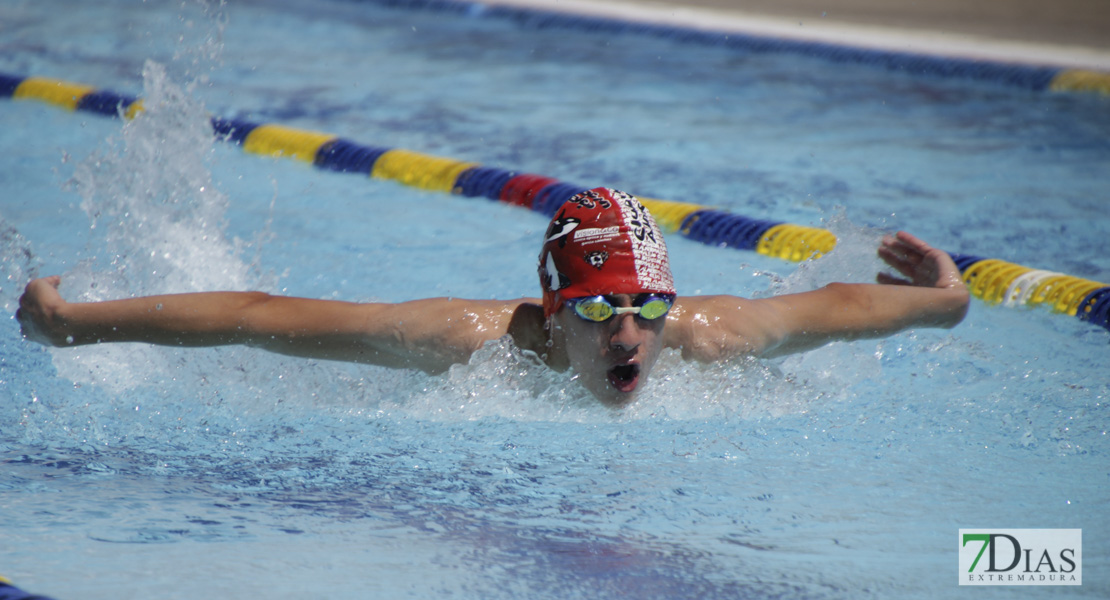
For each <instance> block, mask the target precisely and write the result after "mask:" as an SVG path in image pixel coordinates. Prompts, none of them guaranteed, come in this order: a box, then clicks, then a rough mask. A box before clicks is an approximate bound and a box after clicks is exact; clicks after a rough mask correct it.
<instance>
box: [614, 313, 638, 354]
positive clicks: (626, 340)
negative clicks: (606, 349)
mask: <svg viewBox="0 0 1110 600" xmlns="http://www.w3.org/2000/svg"><path fill="white" fill-rule="evenodd" d="M613 319H614V320H615V327H616V329H615V330H613V334H612V335H611V336H610V337H609V345H610V346H612V347H613V348H614V349H619V350H626V351H628V350H635V349H636V348H637V347H639V345H640V343H641V342H643V340H644V333H643V331H641V330H640V328H639V327H638V326H637V324H636V318H635V315H632V314H625V315H617V316H616V317H613Z"/></svg>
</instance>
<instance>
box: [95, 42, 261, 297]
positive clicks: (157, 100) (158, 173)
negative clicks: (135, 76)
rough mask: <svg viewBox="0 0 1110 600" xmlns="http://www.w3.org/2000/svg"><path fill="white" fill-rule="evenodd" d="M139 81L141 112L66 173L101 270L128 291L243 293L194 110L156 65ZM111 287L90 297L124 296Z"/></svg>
mask: <svg viewBox="0 0 1110 600" xmlns="http://www.w3.org/2000/svg"><path fill="white" fill-rule="evenodd" d="M143 82H144V85H143V87H144V105H145V107H146V110H145V111H144V112H142V113H140V114H139V115H138V116H137V117H136V118H135V119H134V120H132V121H130V122H128V123H126V124H125V125H124V127H123V129H122V130H121V134H120V135H121V137H120V138H119V139H109V140H107V142H106V145H107V148H105V149H101V150H98V151H96V152H94V153H93V154H92V155H91V156H90V157H89V158H88V159H86V160H85V161H83V162H82V163H81V164H79V165H78V166H77V168H76V169H75V173H74V176H73V184H74V186H75V187H76V189H77V191H78V192H79V193H80V195H81V197H82V202H81V207H82V209H84V210H85V212H86V213H87V214H88V215H89V217H90V219H91V220H92V225H91V227H92V228H94V229H100V230H102V231H104V239H105V241H106V242H107V246H108V250H109V255H110V260H109V263H110V265H111V269H112V270H113V272H114V274H115V275H116V276H117V277H120V278H122V279H123V283H124V284H125V285H126V286H127V290H126V291H130V292H139V293H144V294H153V293H169V292H185V291H195V290H202V289H211V288H212V287H214V286H220V287H223V288H236V289H239V288H243V287H245V286H246V285H247V284H248V282H249V281H250V279H249V277H248V269H247V267H246V265H245V264H244V263H243V261H242V260H241V259H240V257H239V248H238V247H237V244H236V243H235V242H233V241H231V240H228V239H227V238H226V236H225V235H224V228H225V217H224V215H225V213H226V210H227V206H228V198H227V196H226V195H225V194H223V193H222V192H220V191H219V190H218V189H216V187H215V185H214V183H213V181H212V173H211V169H210V165H209V163H210V161H211V157H212V153H213V148H214V145H215V137H214V135H213V132H212V128H211V124H210V122H209V117H208V115H207V113H206V111H205V109H204V106H203V104H202V103H201V102H199V101H198V100H196V99H194V98H192V97H190V95H189V94H187V93H186V92H185V91H184V90H183V89H182V88H181V87H180V86H179V85H177V84H175V83H174V82H173V81H171V80H170V79H169V77H168V76H167V75H166V70H165V68H164V67H163V66H162V65H160V64H158V63H156V62H153V61H147V63H146V65H145V66H144V68H143ZM106 287H107V288H108V289H106ZM114 287H115V286H110V287H109V286H98V289H99V294H101V295H103V294H110V293H118V292H120V291H124V290H119V289H112V288H114ZM84 289H93V288H92V287H91V286H84ZM86 299H89V300H93V299H102V298H100V297H89V298H86Z"/></svg>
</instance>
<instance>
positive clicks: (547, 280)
mask: <svg viewBox="0 0 1110 600" xmlns="http://www.w3.org/2000/svg"><path fill="white" fill-rule="evenodd" d="M539 272H540V285H541V286H542V287H543V312H544V315H545V316H548V317H550V316H551V315H552V314H554V313H555V312H556V311H558V310H559V308H560V307H562V305H563V301H564V300H566V299H568V298H581V297H584V296H604V295H611V294H631V295H635V294H644V293H656V294H673V293H675V290H674V278H673V277H671V267H670V263H669V261H668V259H667V245H666V243H664V242H663V233H662V232H661V231H660V230H659V226H657V225H656V224H655V219H653V218H652V216H651V214H650V213H649V212H648V211H647V209H646V208H644V205H643V204H640V201H639V200H637V199H636V197H635V196H632V195H630V194H626V193H624V192H620V191H617V190H613V189H609V188H594V189H592V190H589V191H586V192H582V193H581V194H578V195H577V196H574V197H572V198H571V199H570V200H567V201H566V202H565V203H564V204H563V206H562V207H560V208H559V210H558V211H557V212H556V213H555V217H554V218H552V219H551V225H550V226H549V227H548V228H547V235H546V236H545V237H544V243H543V250H542V251H541V252H540V265H539Z"/></svg>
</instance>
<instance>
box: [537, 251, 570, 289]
mask: <svg viewBox="0 0 1110 600" xmlns="http://www.w3.org/2000/svg"><path fill="white" fill-rule="evenodd" d="M540 277H542V278H543V287H544V288H545V289H547V290H548V291H551V292H557V291H559V290H561V289H563V288H565V287H567V286H569V285H570V277H567V276H566V275H563V274H562V273H560V272H559V268H558V267H556V266H555V258H554V257H553V256H551V253H550V252H548V253H547V259H546V260H545V261H544V262H543V265H542V266H541V267H540Z"/></svg>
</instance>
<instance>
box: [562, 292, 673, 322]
mask: <svg viewBox="0 0 1110 600" xmlns="http://www.w3.org/2000/svg"><path fill="white" fill-rule="evenodd" d="M674 298H675V297H674V295H673V294H648V295H646V296H641V297H640V298H638V299H637V300H636V305H635V306H613V303H612V302H609V299H608V298H606V297H605V296H586V297H585V298H570V299H568V300H567V301H566V303H567V304H569V305H570V307H571V308H573V309H574V314H576V315H578V316H579V317H582V318H583V319H585V320H586V321H591V322H594V323H602V322H604V321H608V320H609V319H610V318H611V317H612V316H613V315H623V314H627V313H632V314H634V315H636V316H638V317H640V318H641V319H647V320H649V321H654V320H655V319H658V318H659V317H662V316H664V315H666V314H667V311H669V310H671V306H672V305H674Z"/></svg>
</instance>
